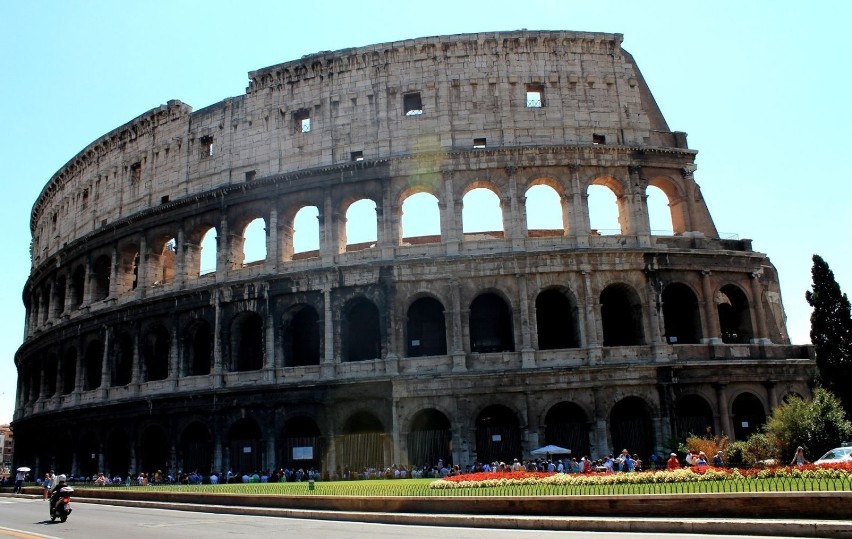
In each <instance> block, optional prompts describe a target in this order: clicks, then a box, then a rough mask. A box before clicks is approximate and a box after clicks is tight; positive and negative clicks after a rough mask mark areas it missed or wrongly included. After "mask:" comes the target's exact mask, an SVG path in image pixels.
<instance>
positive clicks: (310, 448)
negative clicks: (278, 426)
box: [279, 416, 325, 470]
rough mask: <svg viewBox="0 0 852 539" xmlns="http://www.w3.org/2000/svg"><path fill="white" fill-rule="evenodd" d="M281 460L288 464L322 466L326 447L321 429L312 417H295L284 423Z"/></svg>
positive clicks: (311, 466) (317, 468)
mask: <svg viewBox="0 0 852 539" xmlns="http://www.w3.org/2000/svg"><path fill="white" fill-rule="evenodd" d="M281 442H282V447H281V456H280V460H279V462H281V463H283V464H284V465H286V466H292V467H298V468H304V469H305V470H308V469H309V468H314V469H316V470H319V469H320V468H321V466H322V461H323V458H324V452H325V448H324V447H323V445H324V443H323V439H322V437H321V436H320V430H319V427H318V426H317V424H316V422H315V421H314V420H313V419H311V418H310V417H304V416H299V417H294V418H291V419H289V420H288V421H287V423H286V424H285V425H284V432H283V434H282V436H281Z"/></svg>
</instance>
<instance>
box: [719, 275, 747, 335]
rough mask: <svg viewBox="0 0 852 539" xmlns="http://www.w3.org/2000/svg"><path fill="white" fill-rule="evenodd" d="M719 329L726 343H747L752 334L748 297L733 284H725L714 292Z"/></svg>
mask: <svg viewBox="0 0 852 539" xmlns="http://www.w3.org/2000/svg"><path fill="white" fill-rule="evenodd" d="M716 309H717V312H718V313H719V329H720V331H721V332H722V342H723V343H726V344H736V343H748V342H749V341H750V340H751V336H752V335H753V332H752V327H751V310H750V306H749V301H748V297H747V296H746V294H745V292H743V291H742V289H741V288H740V287H739V286H737V285H734V284H726V285H724V286H723V287H721V288H720V289H719V291H718V292H717V293H716Z"/></svg>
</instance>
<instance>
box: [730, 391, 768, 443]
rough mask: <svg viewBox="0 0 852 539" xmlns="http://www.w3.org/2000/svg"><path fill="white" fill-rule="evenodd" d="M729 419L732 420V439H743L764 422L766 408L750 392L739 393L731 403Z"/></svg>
mask: <svg viewBox="0 0 852 539" xmlns="http://www.w3.org/2000/svg"><path fill="white" fill-rule="evenodd" d="M731 420H732V421H733V422H734V440H745V439H746V438H748V437H749V436H751V435H752V434H754V433H755V432H757V431H758V430H759V429H760V427H762V426H763V424H764V423H766V410H765V409H764V408H763V403H762V402H760V399H758V398H757V397H756V396H755V395H754V394H752V393H741V394H739V395H737V398H735V399H734V403H733V404H732V405H731Z"/></svg>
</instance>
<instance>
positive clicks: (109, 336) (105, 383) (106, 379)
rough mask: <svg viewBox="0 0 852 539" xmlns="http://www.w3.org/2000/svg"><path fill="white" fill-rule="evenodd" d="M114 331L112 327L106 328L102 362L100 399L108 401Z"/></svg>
mask: <svg viewBox="0 0 852 539" xmlns="http://www.w3.org/2000/svg"><path fill="white" fill-rule="evenodd" d="M114 333H115V332H114V330H113V329H112V328H111V327H107V328H105V331H104V354H103V359H102V361H101V386H100V398H101V400H106V398H107V394H108V391H109V387H110V367H111V365H110V361H109V358H110V352H111V348H112V341H113V334H114Z"/></svg>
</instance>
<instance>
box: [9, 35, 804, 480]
mask: <svg viewBox="0 0 852 539" xmlns="http://www.w3.org/2000/svg"><path fill="white" fill-rule="evenodd" d="M621 43H622V36H621V35H620V34H607V33H582V32H568V31H514V32H495V33H480V34H468V35H452V36H439V37H429V38H421V39H412V40H407V41H399V42H393V43H384V44H377V45H369V46H364V47H358V48H352V49H346V50H340V51H334V52H331V51H324V52H320V53H316V54H311V55H307V56H304V57H302V58H301V59H299V60H294V61H290V62H285V63H282V64H279V65H275V66H272V67H266V68H263V69H258V70H257V71H253V72H250V73H249V74H248V87H247V89H246V92H245V94H244V95H240V96H237V97H232V98H227V99H224V100H223V101H221V102H219V103H216V104H214V105H211V106H209V107H206V108H203V109H201V110H198V111H193V110H192V108H191V107H190V106H189V105H187V104H184V103H182V102H181V101H178V100H172V101H168V103H167V104H166V105H162V106H159V107H157V108H154V109H152V110H150V111H148V112H146V113H144V114H142V115H140V116H138V117H137V118H135V119H133V120H131V121H130V122H128V123H126V124H124V125H122V126H120V127H117V128H116V129H114V130H113V131H111V132H109V133H107V134H105V135H104V136H102V137H101V138H99V139H98V140H95V141H94V142H92V143H91V144H89V145H88V146H86V147H85V148H83V149H82V150H81V151H80V153H79V154H77V155H76V156H75V157H74V158H73V159H71V160H70V161H69V162H68V163H67V164H66V165H65V166H63V167H62V168H61V169H60V170H59V171H57V172H56V174H55V175H54V176H53V177H52V178H50V180H49V181H48V182H47V184H46V185H45V187H44V189H43V190H42V191H41V193H40V195H39V196H38V199H37V200H36V201H35V204H34V205H33V209H32V214H31V222H30V228H31V231H32V247H31V257H32V268H31V273H30V276H29V279H28V281H27V283H26V286H25V288H24V291H23V301H24V304H25V306H26V312H27V314H26V335H25V339H24V342H23V344H22V345H21V346H20V348H19V349H18V351H17V353H16V356H15V362H16V365H17V368H18V373H19V378H18V380H19V381H18V391H17V398H16V409H15V415H14V421H13V428H14V432H15V440H16V455H15V461H16V463H17V465H22V464H26V465H28V466H31V467H33V469H34V472H35V473H42V472H43V471H44V470H45V469H47V468H53V469H56V470H61V471H65V472H70V473H74V474H86V475H89V474H92V473H95V472H97V471H105V472H107V473H111V474H119V475H124V474H125V473H127V472H128V471H134V472H136V471H145V470H155V469H163V470H166V469H168V470H174V471H177V470H194V469H198V470H201V471H202V472H207V471H210V470H220V471H224V470H226V469H233V470H255V469H269V468H275V467H281V466H304V467H308V466H314V467H316V468H320V469H323V470H336V469H337V468H341V467H347V466H348V467H351V468H359V469H360V468H362V467H367V466H373V467H386V466H390V465H392V464H400V465H412V466H421V465H424V464H427V465H431V464H434V463H435V462H437V461H438V460H439V459H443V461H444V462H445V463H454V464H461V465H465V464H468V463H472V462H474V461H484V462H491V461H501V460H502V461H509V460H510V459H513V458H516V457H518V458H526V457H529V455H530V453H531V451H532V450H533V449H535V448H537V447H539V446H542V445H545V444H555V445H559V446H562V447H566V448H569V449H571V450H572V452H573V455H575V456H578V457H579V456H582V455H591V456H600V455H603V454H605V453H608V452H611V451H613V450H616V451H620V450H621V449H622V448H629V449H630V450H631V451H633V452H636V453H639V454H640V455H642V456H643V458H647V456H648V455H650V454H653V453H659V452H662V451H666V450H668V449H669V448H670V447H671V446H672V441H673V440H675V439H682V438H683V437H684V436H685V435H686V434H688V433H690V432H696V433H698V432H701V433H703V432H705V430H706V429H707V428H708V427H709V428H711V429H712V430H713V431H714V432H715V433H720V434H721V433H724V434H726V435H728V436H729V437H731V438H734V439H740V438H742V437H744V436H746V435H748V434H749V433H751V432H753V431H754V430H755V429H756V428H758V427H759V426H760V425H761V424H762V423H763V422H764V421H765V419H766V417H767V415H768V414H769V413H770V412H771V410H772V408H773V407H774V406H776V405H777V404H778V403H779V402H783V400H784V399H785V398H787V397H788V396H789V395H793V394H795V395H810V391H811V390H810V386H809V381H810V379H811V375H812V372H813V370H814V363H813V361H812V359H810V358H809V353H810V351H809V348H808V347H806V346H793V345H791V343H790V341H789V337H788V335H787V332H786V328H785V317H784V310H783V306H782V302H781V297H780V292H779V284H778V275H777V272H776V270H775V268H774V267H773V266H772V264H771V262H770V261H769V259H768V258H767V256H766V255H765V254H763V253H759V252H755V251H753V250H752V247H751V241H750V240H744V239H738V238H731V237H727V236H726V237H721V236H720V234H719V233H718V232H717V230H716V227H715V225H714V223H713V219H712V217H711V215H710V213H709V210H708V207H707V205H706V204H705V201H704V198H703V197H702V194H701V190H700V189H699V187H698V184H697V183H696V181H695V178H694V175H695V170H696V166H695V157H696V154H697V152H696V151H695V150H693V149H690V148H689V147H688V145H687V140H686V134H685V133H682V132H678V131H671V130H670V129H669V127H668V125H667V124H666V121H665V119H664V118H663V115H662V113H661V111H660V108H659V107H658V106H657V104H656V102H655V101H654V98H653V96H652V94H651V92H650V89H649V87H648V85H647V84H646V82H645V80H644V78H643V77H642V74H641V73H640V71H639V69H638V67H637V64H636V63H635V61H634V59H633V57H632V56H631V55H630V54H629V53H627V52H626V51H625V50H624V49H622V47H621ZM211 76H212V75H211ZM533 195H535V197H534V196H533ZM601 195H603V196H604V197H609V200H611V201H612V202H613V203H612V205H611V206H607V207H609V208H612V215H613V216H615V217H614V218H613V220H612V224H611V226H610V227H599V226H598V227H595V228H593V226H592V223H593V222H595V212H596V211H598V210H597V209H596V206H595V205H594V204H592V203H591V202H590V201H591V200H593V198H594V197H599V196H601ZM652 195H653V196H662V197H663V198H662V200H665V201H666V202H665V203H664V204H663V205H662V207H663V208H664V212H663V213H664V215H663V216H662V219H663V220H664V221H665V222H667V223H669V225H668V227H669V228H668V229H667V230H664V231H657V230H652V227H651V224H650V223H651V222H652V217H654V219H656V218H657V217H655V216H652V207H651V205H650V204H649V203H648V200H649V196H652ZM534 200H539V201H541V202H539V203H536V204H533V201H534ZM602 200H607V199H606V198H604V199H602ZM414 201H416V202H417V203H418V204H419V206H418V207H419V208H421V209H420V210H418V211H419V213H418V214H417V218H416V219H412V217H411V215H412V211H413V210H412V211H408V215H407V210H409V208H410V207H411V206H410V203H412V204H413V202H414ZM666 204H667V205H666ZM355 208H361V210H360V211H361V213H358V214H355V213H354V209H355ZM365 208H366V210H365ZM365 215H366V216H367V217H364V216H365ZM483 216H487V217H488V218H490V219H491V221H490V222H491V223H497V224H496V225H492V226H485V227H484V228H483V227H482V226H479V227H477V226H475V221H476V220H477V219H479V218H480V217H483ZM539 216H549V218H550V219H551V221H549V222H551V223H553V222H555V223H556V224H555V225H545V226H542V225H540V224H537V223H539V222H540V221H538V220H537V218H538V217H539ZM424 223H431V224H430V226H431V228H428V227H426V229H425V232H424V231H423V230H424V228H423V227H422V226H420V225H422V224H424ZM356 227H357V229H358V230H363V229H366V230H367V232H368V234H371V236H369V237H368V238H367V239H366V240H364V239H358V238H355V237H354V235H355V232H354V231H355V230H356ZM250 229H254V230H260V236H259V237H260V238H261V240H260V242H259V243H260V248H259V249H258V250H256V252H252V253H250V252H249V249H248V243H249V238H250V235H249V230H250ZM256 253H259V254H256ZM205 261H207V262H205ZM45 432H50V433H53V435H54V436H55V439H56V440H57V441H56V442H55V443H52V444H45V443H43V433H45Z"/></svg>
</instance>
